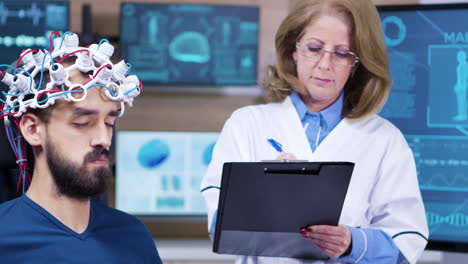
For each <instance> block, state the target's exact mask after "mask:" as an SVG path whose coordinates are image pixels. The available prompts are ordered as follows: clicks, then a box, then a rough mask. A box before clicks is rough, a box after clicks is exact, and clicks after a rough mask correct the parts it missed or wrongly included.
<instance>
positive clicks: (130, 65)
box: [124, 62, 132, 76]
mask: <svg viewBox="0 0 468 264" xmlns="http://www.w3.org/2000/svg"><path fill="white" fill-rule="evenodd" d="M125 64H127V66H128V69H127V71H126V72H125V74H124V76H125V75H127V74H128V73H129V72H130V70H131V69H132V64H130V63H128V62H127V63H125Z"/></svg>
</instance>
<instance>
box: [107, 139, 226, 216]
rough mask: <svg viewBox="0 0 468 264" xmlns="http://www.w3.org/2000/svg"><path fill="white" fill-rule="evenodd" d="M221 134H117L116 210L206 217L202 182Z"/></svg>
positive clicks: (138, 213)
mask: <svg viewBox="0 0 468 264" xmlns="http://www.w3.org/2000/svg"><path fill="white" fill-rule="evenodd" d="M218 136H219V133H216V132H143V131H119V132H117V142H116V144H117V146H116V151H117V154H116V155H117V157H116V195H115V199H116V208H117V209H120V210H123V211H125V212H127V213H130V214H135V215H184V216H189V215H205V214H206V208H205V202H204V200H203V197H202V195H201V193H200V184H201V179H202V177H203V176H204V174H205V171H206V169H207V166H208V164H209V163H210V161H211V155H212V152H213V147H214V145H215V143H216V140H217V139H218Z"/></svg>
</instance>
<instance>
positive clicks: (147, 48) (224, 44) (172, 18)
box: [120, 3, 259, 86]
mask: <svg viewBox="0 0 468 264" xmlns="http://www.w3.org/2000/svg"><path fill="white" fill-rule="evenodd" d="M120 17H121V34H120V36H121V51H122V54H123V56H124V57H126V58H128V61H129V62H131V63H132V64H133V65H134V67H133V68H132V71H134V72H136V74H137V75H138V76H139V77H140V78H141V79H142V80H143V81H145V82H146V83H148V84H158V85H164V84H171V85H212V86H216V85H234V86H249V85H250V86H252V85H256V84H257V53H258V51H257V50H258V33H259V32H258V30H259V24H258V23H259V8H258V7H256V6H234V5H230V6H227V5H226V6H225V5H206V4H203V5H201V4H164V3H122V5H121V16H120Z"/></svg>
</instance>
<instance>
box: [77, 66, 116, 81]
mask: <svg viewBox="0 0 468 264" xmlns="http://www.w3.org/2000/svg"><path fill="white" fill-rule="evenodd" d="M104 67H107V68H108V69H112V66H111V65H110V64H106V65H102V66H101V67H100V68H99V69H98V70H97V72H96V74H94V75H93V77H91V79H89V80H87V81H86V82H84V83H83V85H86V84H87V83H89V82H90V81H92V80H94V78H96V76H98V74H99V72H100V71H102V69H104Z"/></svg>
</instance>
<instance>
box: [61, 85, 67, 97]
mask: <svg viewBox="0 0 468 264" xmlns="http://www.w3.org/2000/svg"><path fill="white" fill-rule="evenodd" d="M62 91H63V92H65V84H62ZM65 98H68V94H65Z"/></svg>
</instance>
